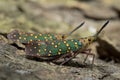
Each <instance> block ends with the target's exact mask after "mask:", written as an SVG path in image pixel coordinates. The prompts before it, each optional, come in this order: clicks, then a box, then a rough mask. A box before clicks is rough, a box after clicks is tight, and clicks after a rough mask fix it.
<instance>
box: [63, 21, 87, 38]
mask: <svg viewBox="0 0 120 80" xmlns="http://www.w3.org/2000/svg"><path fill="white" fill-rule="evenodd" d="M84 23H85V22H82V23H81V24H80V25H79V26H77V27H76V28H75V29H73V30H72V31H71V32H69V33H68V34H67V37H68V36H70V35H71V34H72V33H73V32H75V31H76V30H77V29H79V28H80V27H82V26H83V24H84ZM64 37H65V34H63V35H62V38H64Z"/></svg>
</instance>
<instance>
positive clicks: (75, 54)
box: [60, 51, 78, 65]
mask: <svg viewBox="0 0 120 80" xmlns="http://www.w3.org/2000/svg"><path fill="white" fill-rule="evenodd" d="M71 54H74V55H72V56H70V58H68V59H67V60H65V61H64V62H62V63H61V64H60V65H63V64H65V63H67V62H68V61H70V60H71V59H73V58H75V56H77V55H78V52H76V53H74V52H72V51H71Z"/></svg>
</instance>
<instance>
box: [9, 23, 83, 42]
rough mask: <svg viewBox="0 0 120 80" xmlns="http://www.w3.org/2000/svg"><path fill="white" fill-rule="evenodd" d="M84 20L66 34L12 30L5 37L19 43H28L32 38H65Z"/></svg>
mask: <svg viewBox="0 0 120 80" xmlns="http://www.w3.org/2000/svg"><path fill="white" fill-rule="evenodd" d="M83 24H84V22H82V23H81V24H80V25H79V26H78V27H76V28H75V29H74V30H72V31H71V32H70V33H68V34H62V35H60V34H53V33H45V34H42V33H34V34H33V33H25V32H21V31H18V30H14V31H12V32H10V33H9V34H8V35H7V37H8V39H11V40H12V41H14V42H16V41H19V42H21V43H29V42H32V41H34V40H38V41H50V40H60V39H66V38H67V37H68V36H70V35H71V34H72V33H73V32H74V31H76V30H77V29H78V28H80V27H81V26H82V25H83Z"/></svg>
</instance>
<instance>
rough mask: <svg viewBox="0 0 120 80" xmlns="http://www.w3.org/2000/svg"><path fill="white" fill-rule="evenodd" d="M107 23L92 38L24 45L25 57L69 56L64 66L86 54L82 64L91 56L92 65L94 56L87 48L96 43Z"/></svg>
mask: <svg viewBox="0 0 120 80" xmlns="http://www.w3.org/2000/svg"><path fill="white" fill-rule="evenodd" d="M108 23H109V21H107V22H106V23H105V24H104V25H103V26H102V27H101V29H100V30H99V31H98V32H97V33H96V34H95V35H93V36H89V37H84V38H80V39H67V40H54V41H50V42H39V41H33V42H31V43H29V44H28V45H26V47H25V52H26V55H27V56H32V57H37V58H44V59H48V60H49V59H56V60H58V59H60V58H66V57H68V56H69V59H67V60H65V61H63V62H62V63H61V64H64V63H66V62H68V61H69V60H71V59H72V58H74V57H76V56H77V55H78V54H79V53H83V54H87V56H86V58H85V60H84V62H85V61H86V59H87V57H88V55H92V56H93V60H92V64H93V62H94V57H95V55H94V54H93V53H91V49H87V47H88V46H89V45H90V44H91V43H93V42H94V41H96V39H97V37H98V35H99V33H100V32H101V31H102V30H103V28H104V27H105V26H106V25H107V24H108Z"/></svg>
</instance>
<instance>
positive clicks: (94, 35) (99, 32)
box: [94, 20, 109, 37]
mask: <svg viewBox="0 0 120 80" xmlns="http://www.w3.org/2000/svg"><path fill="white" fill-rule="evenodd" d="M108 23H109V20H108V21H106V23H105V24H104V25H103V26H102V27H101V29H100V30H99V31H98V32H97V33H96V34H95V35H94V36H95V37H97V36H98V35H99V33H100V32H101V31H102V30H103V29H104V28H105V27H106V26H107V24H108Z"/></svg>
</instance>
